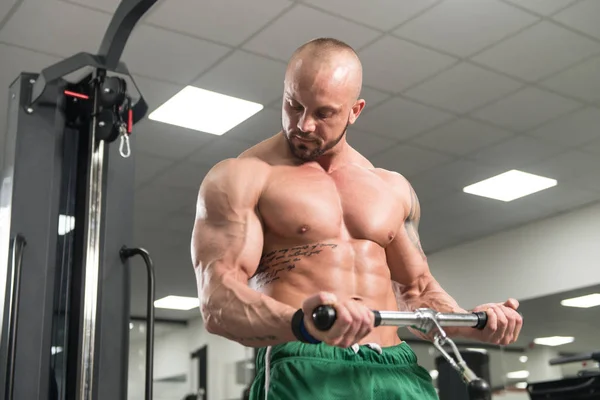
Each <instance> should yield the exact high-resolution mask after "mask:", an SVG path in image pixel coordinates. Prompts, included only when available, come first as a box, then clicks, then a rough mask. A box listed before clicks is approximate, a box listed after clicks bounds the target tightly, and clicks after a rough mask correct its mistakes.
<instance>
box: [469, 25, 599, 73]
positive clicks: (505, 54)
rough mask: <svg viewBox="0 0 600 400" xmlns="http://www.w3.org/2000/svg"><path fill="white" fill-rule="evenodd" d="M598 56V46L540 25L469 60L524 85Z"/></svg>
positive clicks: (563, 30)
mask: <svg viewBox="0 0 600 400" xmlns="http://www.w3.org/2000/svg"><path fill="white" fill-rule="evenodd" d="M598 52H600V44H599V43H597V42H594V41H592V40H590V39H588V38H586V37H584V36H581V35H578V34H576V33H573V32H571V31H569V30H567V29H564V28H561V27H560V26H558V25H556V24H553V23H551V22H546V21H544V22H540V23H539V24H536V25H534V26H533V27H531V28H529V29H527V30H525V31H523V32H521V33H519V34H518V35H516V36H513V37H511V38H509V39H507V40H505V41H503V42H502V43H499V44H497V45H495V46H494V47H492V48H490V49H488V50H486V51H484V52H483V53H481V54H479V55H477V56H476V57H474V58H473V60H474V61H476V62H479V63H481V64H484V65H487V66H488V67H490V68H494V69H495V70H497V71H501V72H504V73H507V74H509V75H511V76H515V77H518V78H521V79H524V80H527V81H537V80H539V79H543V78H545V77H547V76H549V75H551V74H553V73H556V72H558V71H560V70H562V69H564V68H566V67H568V66H569V65H573V64H575V63H576V62H578V61H579V60H582V59H584V58H586V57H589V56H591V55H593V54H597V53H598Z"/></svg>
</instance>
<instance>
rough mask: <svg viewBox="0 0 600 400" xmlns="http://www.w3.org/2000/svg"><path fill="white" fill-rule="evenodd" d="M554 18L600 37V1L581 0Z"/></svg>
mask: <svg viewBox="0 0 600 400" xmlns="http://www.w3.org/2000/svg"><path fill="white" fill-rule="evenodd" d="M553 19H555V20H556V21H559V22H562V23H563V24H565V25H568V26H570V27H572V28H574V29H577V30H579V31H581V32H585V33H587V34H589V35H592V36H595V37H597V38H598V39H600V1H597V0H584V1H580V2H579V3H577V4H575V5H573V6H571V7H569V8H567V9H566V10H564V11H561V12H559V13H558V14H556V15H555V16H554V17H553Z"/></svg>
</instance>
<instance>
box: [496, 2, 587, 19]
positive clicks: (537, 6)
mask: <svg viewBox="0 0 600 400" xmlns="http://www.w3.org/2000/svg"><path fill="white" fill-rule="evenodd" d="M505 1H508V2H510V3H512V4H515V5H517V6H520V7H523V8H526V9H528V10H531V11H533V12H536V13H538V14H541V15H545V16H547V15H551V14H553V13H555V12H557V11H559V10H561V9H563V8H565V7H567V6H568V5H570V4H573V3H574V2H576V1H577V0H505Z"/></svg>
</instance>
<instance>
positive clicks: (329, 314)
mask: <svg viewBox="0 0 600 400" xmlns="http://www.w3.org/2000/svg"><path fill="white" fill-rule="evenodd" d="M373 314H374V315H375V324H374V325H375V327H377V326H379V325H381V314H380V313H379V311H373ZM336 317H337V314H336V312H335V308H334V307H333V306H319V307H317V308H315V310H314V311H313V313H312V320H313V324H314V325H315V327H316V328H317V329H318V330H320V331H328V330H329V329H331V327H332V326H333V324H335V319H336Z"/></svg>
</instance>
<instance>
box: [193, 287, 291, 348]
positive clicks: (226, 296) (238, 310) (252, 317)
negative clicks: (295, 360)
mask: <svg viewBox="0 0 600 400" xmlns="http://www.w3.org/2000/svg"><path fill="white" fill-rule="evenodd" d="M295 311H296V310H295V309H294V308H292V307H290V306H288V305H286V304H284V303H280V302H278V301H276V300H274V299H273V298H271V297H268V296H266V295H264V294H262V293H259V292H256V291H255V290H253V289H251V288H249V287H248V286H247V285H245V284H244V283H242V282H240V281H238V280H236V279H235V278H232V277H227V276H225V277H222V278H218V279H213V281H212V282H210V283H208V284H207V285H206V286H205V287H204V288H203V290H202V315H203V318H204V321H205V326H206V328H207V330H208V331H209V332H210V333H214V334H216V335H219V336H223V337H225V338H228V339H230V340H233V341H236V342H238V343H240V344H242V345H244V346H248V347H264V346H271V345H275V344H279V343H285V342H290V341H295V340H297V339H296V338H295V336H294V334H293V333H292V329H291V321H292V317H293V315H294V312H295Z"/></svg>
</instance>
